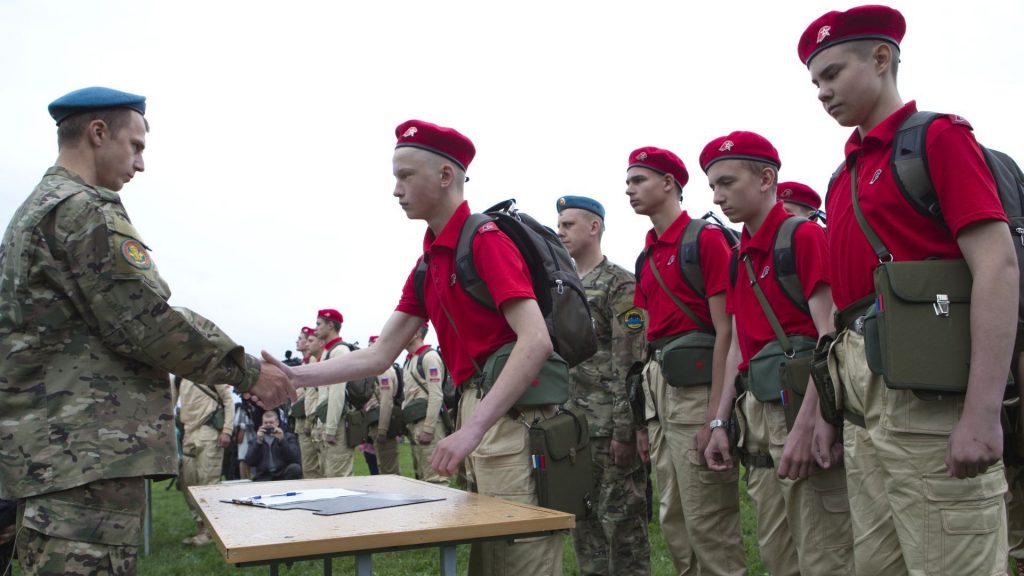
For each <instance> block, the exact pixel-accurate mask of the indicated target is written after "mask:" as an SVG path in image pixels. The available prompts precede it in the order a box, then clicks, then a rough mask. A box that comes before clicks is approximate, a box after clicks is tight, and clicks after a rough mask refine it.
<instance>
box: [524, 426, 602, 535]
mask: <svg viewBox="0 0 1024 576" xmlns="http://www.w3.org/2000/svg"><path fill="white" fill-rule="evenodd" d="M529 437H530V455H531V456H530V458H531V463H532V466H533V479H534V483H535V484H536V486H537V503H538V504H539V505H540V506H543V507H544V508H551V509H552V510H559V511H562V512H568V513H570V514H575V515H576V518H577V519H582V518H586V517H587V516H588V515H589V514H590V512H591V509H592V508H593V496H592V494H593V493H594V474H593V463H592V462H591V460H590V431H589V430H588V428H587V418H586V416H584V415H583V414H581V413H578V412H574V411H572V410H567V409H559V410H558V412H556V413H555V415H554V416H552V417H551V418H548V419H547V420H542V421H537V422H534V423H533V424H531V425H530V429H529Z"/></svg>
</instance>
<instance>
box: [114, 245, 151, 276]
mask: <svg viewBox="0 0 1024 576" xmlns="http://www.w3.org/2000/svg"><path fill="white" fill-rule="evenodd" d="M120 253H121V257H122V258H124V261H125V262H127V263H128V264H129V265H130V266H132V267H133V268H138V269H139V270H149V269H150V268H152V267H153V260H152V259H151V258H150V257H149V252H147V251H146V247H145V246H143V245H142V243H141V242H139V241H138V240H136V239H134V238H125V239H124V240H122V241H121V249H120Z"/></svg>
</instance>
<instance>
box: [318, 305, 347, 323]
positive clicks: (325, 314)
mask: <svg viewBox="0 0 1024 576" xmlns="http://www.w3.org/2000/svg"><path fill="white" fill-rule="evenodd" d="M316 317H317V318H326V319H327V320H334V321H335V322H344V321H345V317H344V316H342V315H341V312H338V311H337V310H335V309H333V308H324V309H323V310H320V311H319V312H317V313H316Z"/></svg>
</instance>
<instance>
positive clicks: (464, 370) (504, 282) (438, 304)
mask: <svg viewBox="0 0 1024 576" xmlns="http://www.w3.org/2000/svg"><path fill="white" fill-rule="evenodd" d="M469 214H470V211H469V204H468V203H466V202H463V203H462V204H461V205H460V206H459V208H458V209H457V210H456V211H455V214H453V215H452V217H451V219H450V220H449V221H448V223H447V224H445V226H444V229H443V230H441V234H439V235H438V236H437V237H436V238H435V237H434V233H433V232H431V231H430V229H427V233H426V235H425V236H424V238H423V256H422V259H423V260H424V261H426V262H427V264H428V268H427V275H426V280H425V282H424V286H423V298H424V300H425V301H426V309H425V310H424V309H423V307H421V306H420V302H419V299H418V298H416V285H415V282H414V277H415V274H416V267H415V266H414V267H413V271H412V273H410V274H409V277H408V278H406V280H405V287H404V288H403V289H402V297H401V299H400V300H399V301H398V307H397V308H396V310H398V311H399V312H404V313H406V314H411V315H413V316H419V317H421V318H429V319H430V322H431V324H433V325H434V329H435V330H436V331H437V340H438V342H439V343H440V345H441V349H442V350H444V360H445V364H446V366H447V367H448V370H449V371H451V373H452V379H453V380H454V381H455V382H457V383H458V384H459V385H461V384H462V383H463V382H465V381H466V380H467V379H469V378H470V377H471V376H472V375H473V372H474V371H475V369H474V367H473V360H474V359H475V360H476V362H477V364H479V365H480V366H481V367H482V366H483V364H484V361H485V360H487V357H488V356H490V355H491V354H492V353H494V351H495V350H497V349H498V348H501V347H502V346H504V345H505V344H508V343H509V342H514V341H515V340H516V333H515V332H514V331H513V330H512V328H511V327H510V326H509V325H508V322H506V321H505V316H503V315H502V314H501V312H500V311H494V310H490V309H488V308H485V307H484V306H481V305H480V304H477V303H476V301H475V300H473V299H472V298H471V297H470V296H469V294H467V293H466V291H465V290H463V289H462V285H461V284H460V283H459V282H458V281H457V280H455V245H456V243H457V242H458V240H459V232H460V231H461V230H462V225H463V224H464V223H465V222H466V219H467V218H469ZM473 262H474V263H475V264H476V270H477V273H478V274H479V275H480V279H481V280H483V282H484V283H485V284H486V285H487V289H488V290H489V291H490V293H491V297H492V298H493V299H494V304H495V306H497V307H498V309H499V310H500V308H501V305H502V304H503V303H505V302H507V301H508V300H511V299H515V298H530V299H536V297H535V296H534V294H533V283H532V281H531V279H530V271H529V270H528V269H527V268H526V262H524V261H523V257H522V255H521V254H520V253H519V249H518V248H516V245H515V244H513V243H512V240H511V239H510V238H509V237H508V236H506V235H505V233H504V232H501V231H500V230H498V228H497V226H496V225H495V224H494V223H491V222H488V223H485V224H483V225H482V226H481V227H480V228H479V233H478V234H477V235H476V237H475V238H474V239H473ZM417 264H419V262H418V261H417ZM442 304H443V306H444V309H447V311H448V313H449V314H451V316H452V320H453V321H454V323H455V327H453V326H452V323H451V322H449V321H448V318H447V316H446V315H445V312H444V309H442ZM456 328H457V329H458V334H456Z"/></svg>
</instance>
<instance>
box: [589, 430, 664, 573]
mask: <svg viewBox="0 0 1024 576" xmlns="http://www.w3.org/2000/svg"><path fill="white" fill-rule="evenodd" d="M590 455H591V460H593V464H594V487H595V488H596V493H597V499H596V502H595V506H594V511H593V513H592V514H591V515H590V516H589V517H588V518H586V519H585V520H578V521H577V522H576V529H575V530H573V532H572V540H573V546H574V547H575V549H576V561H577V563H578V564H579V567H580V574H595V575H596V574H601V575H606V576H619V575H626V576H628V575H634V574H635V575H644V576H646V575H649V574H650V573H651V559H650V544H649V543H648V539H647V494H646V488H647V469H646V468H644V466H643V465H642V464H641V462H640V459H639V458H636V459H635V462H633V464H632V465H631V466H630V467H629V468H620V467H619V466H616V465H615V463H614V462H613V461H612V454H611V438H591V439H590Z"/></svg>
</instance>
